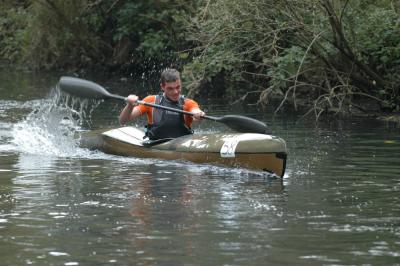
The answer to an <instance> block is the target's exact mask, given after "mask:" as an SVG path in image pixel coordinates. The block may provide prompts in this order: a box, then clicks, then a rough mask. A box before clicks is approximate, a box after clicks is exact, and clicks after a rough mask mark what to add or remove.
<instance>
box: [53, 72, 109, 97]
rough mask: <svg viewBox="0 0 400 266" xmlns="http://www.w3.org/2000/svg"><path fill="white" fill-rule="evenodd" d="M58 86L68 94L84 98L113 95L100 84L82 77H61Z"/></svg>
mask: <svg viewBox="0 0 400 266" xmlns="http://www.w3.org/2000/svg"><path fill="white" fill-rule="evenodd" d="M58 86H59V87H60V89H61V90H62V91H64V92H66V93H68V94H71V95H75V96H79V97H84V98H92V99H104V98H108V97H110V96H111V95H110V93H109V92H108V91H107V90H106V89H104V88H103V87H102V86H100V85H99V84H96V83H94V82H92V81H89V80H85V79H80V78H74V77H61V78H60V81H59V82H58Z"/></svg>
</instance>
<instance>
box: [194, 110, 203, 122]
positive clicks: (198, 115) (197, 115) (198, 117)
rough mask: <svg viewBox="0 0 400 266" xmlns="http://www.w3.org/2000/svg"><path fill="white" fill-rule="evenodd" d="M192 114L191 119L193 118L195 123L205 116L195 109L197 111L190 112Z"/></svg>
mask: <svg viewBox="0 0 400 266" xmlns="http://www.w3.org/2000/svg"><path fill="white" fill-rule="evenodd" d="M192 114H193V118H194V120H195V121H198V120H200V119H201V118H202V117H203V116H205V115H206V113H204V112H203V111H202V110H200V109H197V110H194V111H192Z"/></svg>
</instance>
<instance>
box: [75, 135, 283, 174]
mask: <svg viewBox="0 0 400 266" xmlns="http://www.w3.org/2000/svg"><path fill="white" fill-rule="evenodd" d="M144 136H145V133H144V132H143V131H142V130H140V129H138V128H136V127H121V128H115V129H110V130H99V131H91V132H88V133H87V134H83V135H82V137H81V140H80V144H81V146H82V147H84V148H89V149H97V150H101V151H103V152H105V153H109V154H115V155H122V156H134V157H139V158H159V159H166V160H186V161H190V162H194V163H206V164H211V165H218V166H226V167H235V168H246V169H249V170H255V171H266V172H269V173H272V174H275V175H277V176H279V177H283V175H284V174H285V168H286V157H287V151H286V143H285V141H284V140H283V139H281V138H279V137H276V136H272V135H267V134H259V133H215V134H214V133H213V134H191V135H186V136H182V137H179V138H175V139H161V140H155V141H150V140H147V139H144Z"/></svg>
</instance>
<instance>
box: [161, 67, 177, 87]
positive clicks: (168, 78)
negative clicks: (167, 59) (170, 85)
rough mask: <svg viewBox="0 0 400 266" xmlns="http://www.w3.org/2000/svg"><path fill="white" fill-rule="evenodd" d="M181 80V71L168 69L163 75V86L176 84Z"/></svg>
mask: <svg viewBox="0 0 400 266" xmlns="http://www.w3.org/2000/svg"><path fill="white" fill-rule="evenodd" d="M179 79H180V75H179V71H178V70H176V69H174V68H167V69H165V70H164V71H163V72H162V73H161V84H165V83H167V82H174V81H177V80H179Z"/></svg>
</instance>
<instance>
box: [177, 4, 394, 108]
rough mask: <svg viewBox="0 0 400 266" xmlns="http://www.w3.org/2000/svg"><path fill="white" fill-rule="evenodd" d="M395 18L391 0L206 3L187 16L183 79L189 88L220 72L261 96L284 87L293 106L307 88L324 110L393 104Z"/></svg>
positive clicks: (284, 99) (285, 94) (263, 99)
mask: <svg viewBox="0 0 400 266" xmlns="http://www.w3.org/2000/svg"><path fill="white" fill-rule="evenodd" d="M399 23H400V21H399V16H398V13H396V10H394V9H393V8H392V2H391V1H380V3H379V5H378V6H377V5H376V3H375V1H332V0H320V1H313V0H305V1H289V0H278V1H273V3H268V2H267V1H262V0H255V1H250V2H249V1H244V0H221V1H215V2H213V1H206V2H205V3H204V5H203V9H202V10H201V12H199V13H198V16H196V17H195V18H193V19H192V20H191V25H190V28H189V29H190V31H189V32H190V34H189V35H188V39H189V40H191V41H194V42H196V44H197V47H196V48H195V49H194V50H193V54H194V59H193V61H192V62H191V63H190V64H188V65H186V66H185V73H187V75H186V76H185V77H186V78H187V79H188V82H187V83H188V84H189V85H191V86H192V87H193V89H192V93H196V92H197V93H198V92H199V91H200V90H201V88H202V85H203V84H204V83H206V82H208V81H209V80H212V79H213V78H215V77H217V76H219V75H220V74H221V73H222V74H223V76H224V78H225V80H227V81H229V82H226V83H225V84H231V85H232V86H235V87H237V88H243V83H246V84H247V85H248V87H253V88H254V87H255V88H259V89H260V93H261V96H262V97H261V101H265V102H266V101H267V100H266V98H265V97H264V96H265V95H270V92H271V91H274V90H275V91H277V92H281V91H283V95H284V97H283V101H287V102H290V103H292V104H293V105H294V106H295V107H296V106H297V104H298V103H299V102H300V101H299V100H298V99H299V96H301V95H302V94H304V93H305V94H306V95H307V98H310V99H313V100H312V101H313V102H311V103H308V104H312V105H313V106H314V107H315V108H316V109H318V110H322V111H323V110H329V109H332V110H336V111H335V112H347V109H346V108H348V107H349V106H351V105H352V101H353V98H355V97H360V96H362V97H364V96H366V97H368V98H369V99H374V100H376V101H377V102H378V104H382V103H383V102H388V101H389V102H390V101H391V102H392V104H395V105H396V103H395V102H394V99H396V97H398V95H399V85H397V84H396V83H397V81H398V80H399V78H398V77H399V76H398V75H399V57H398V52H399V44H400V39H399V38H400V37H399V36H400V34H399ZM216 61H217V62H216ZM224 64H230V67H229V68H225V67H221V65H224ZM235 81H239V83H237V82H236V83H235ZM237 90H238V89H237ZM379 91H380V92H379ZM382 91H384V92H385V93H383V94H382V93H381V92H382ZM388 95H389V96H388ZM289 96H291V97H289ZM388 98H389V99H388ZM321 99H323V100H321ZM282 103H283V102H282ZM346 104H347V107H344V106H345V105H346ZM397 105H399V103H397ZM280 106H281V105H280ZM278 109H279V107H278Z"/></svg>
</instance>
